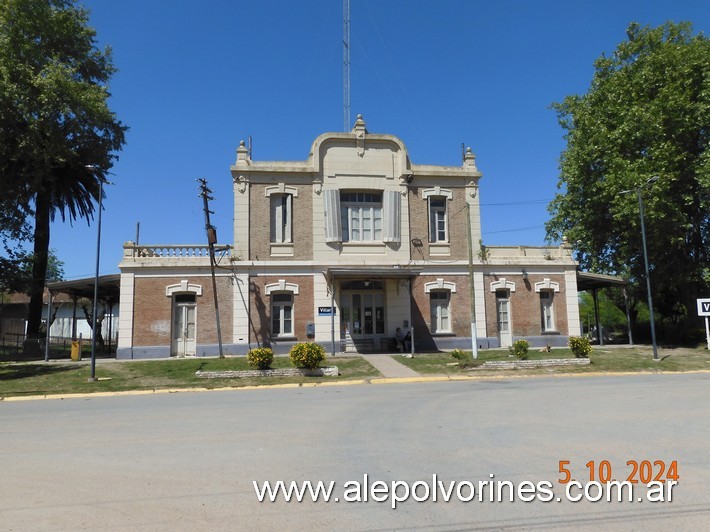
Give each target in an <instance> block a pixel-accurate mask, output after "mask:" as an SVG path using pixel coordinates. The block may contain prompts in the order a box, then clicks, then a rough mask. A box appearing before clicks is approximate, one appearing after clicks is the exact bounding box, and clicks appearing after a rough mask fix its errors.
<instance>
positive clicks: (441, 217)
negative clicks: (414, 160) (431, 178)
mask: <svg viewBox="0 0 710 532" xmlns="http://www.w3.org/2000/svg"><path fill="white" fill-rule="evenodd" d="M453 197H454V193H453V192H452V191H451V190H448V189H445V188H441V187H440V186H436V187H433V188H427V189H424V190H422V199H424V200H426V201H427V215H428V218H429V227H428V231H427V232H428V234H429V242H430V243H432V244H437V243H438V244H446V243H448V242H449V201H451V200H452V199H453ZM441 200H443V202H444V205H443V207H442V206H434V205H432V202H434V201H441ZM439 222H443V224H444V238H439V231H440V229H439Z"/></svg>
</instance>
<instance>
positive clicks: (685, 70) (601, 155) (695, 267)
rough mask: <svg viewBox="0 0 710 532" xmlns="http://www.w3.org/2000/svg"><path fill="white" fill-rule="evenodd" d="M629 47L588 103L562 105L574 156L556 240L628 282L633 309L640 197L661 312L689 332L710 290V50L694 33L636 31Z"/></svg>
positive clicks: (604, 64)
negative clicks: (686, 324)
mask: <svg viewBox="0 0 710 532" xmlns="http://www.w3.org/2000/svg"><path fill="white" fill-rule="evenodd" d="M627 36H628V40H627V41H625V42H622V43H621V44H619V45H618V47H617V48H616V51H615V52H614V53H613V55H611V57H607V56H605V55H602V56H601V57H600V58H599V59H597V60H596V62H595V63H594V66H595V68H596V71H595V74H594V77H593V79H592V84H591V87H590V89H589V91H588V92H587V93H586V94H584V95H581V96H579V95H574V96H568V97H567V98H565V99H564V101H562V102H561V103H556V104H553V109H554V110H555V111H556V112H557V115H558V119H559V122H560V124H561V126H562V127H563V128H564V130H565V131H566V134H565V138H566V140H567V148H566V149H565V151H564V152H563V153H562V156H561V159H560V180H559V184H558V188H560V189H561V192H559V193H558V194H557V195H556V197H555V199H554V200H553V201H552V203H551V204H550V205H549V207H548V209H549V211H550V213H551V215H552V216H551V219H550V221H549V222H548V223H547V234H548V238H549V239H551V240H557V239H559V238H560V237H561V236H562V235H566V236H567V237H568V239H569V240H570V241H571V242H573V243H576V244H575V247H576V249H577V250H578V254H577V259H578V260H579V262H580V264H581V266H582V267H584V268H586V269H589V270H591V271H595V272H599V273H611V274H618V275H623V276H626V277H629V278H630V279H631V280H632V281H633V286H632V287H630V289H631V292H630V296H631V301H632V306H633V307H635V306H636V303H638V302H639V301H641V300H644V299H645V297H646V289H645V282H644V279H645V273H644V266H643V254H642V245H641V229H640V217H639V204H638V198H637V195H636V190H637V189H639V188H640V187H641V191H642V194H643V201H644V209H645V221H646V231H647V238H648V255H649V261H650V264H651V281H652V285H653V299H654V305H655V306H656V309H657V310H658V311H659V312H660V313H661V314H662V315H663V316H664V317H665V319H666V320H670V321H671V322H676V323H677V324H680V323H682V322H683V321H684V320H685V319H686V317H687V316H688V314H689V312H690V313H691V316H692V309H693V308H694V299H695V298H696V297H698V294H699V293H702V292H705V293H707V290H708V288H710V283H708V280H709V279H708V274H707V268H708V264H710V165H709V162H710V154H709V152H708V134H709V129H708V126H709V125H710V75H709V74H708V73H710V42H709V41H708V39H707V38H706V37H705V36H703V35H702V34H698V35H694V34H693V33H692V28H691V25H690V24H689V23H682V24H674V23H671V22H668V23H666V24H664V25H663V26H661V27H658V28H653V29H651V28H648V27H643V28H642V27H640V26H639V25H638V24H635V23H632V24H631V25H630V26H629V28H628V30H627ZM654 176H658V178H659V179H658V180H657V181H656V182H654V183H648V184H647V185H646V183H647V181H648V180H649V179H650V178H651V177H654ZM625 191H631V192H628V193H627V192H625ZM633 316H634V313H633V312H632V318H633ZM669 329H672V328H669ZM677 330H680V328H678V329H677Z"/></svg>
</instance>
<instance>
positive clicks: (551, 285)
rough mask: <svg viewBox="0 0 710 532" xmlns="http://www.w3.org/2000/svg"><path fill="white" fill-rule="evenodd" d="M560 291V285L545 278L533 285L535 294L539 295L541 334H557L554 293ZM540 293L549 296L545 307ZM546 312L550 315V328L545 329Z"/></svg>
mask: <svg viewBox="0 0 710 532" xmlns="http://www.w3.org/2000/svg"><path fill="white" fill-rule="evenodd" d="M559 291H560V283H557V282H555V281H551V280H550V279H549V278H547V277H545V278H544V279H543V280H542V281H539V282H537V283H535V292H537V293H538V294H541V296H540V321H541V323H540V325H541V328H542V332H544V333H547V332H557V329H556V328H555V327H556V325H555V304H554V299H555V292H559ZM542 293H547V294H549V297H548V298H547V301H548V303H547V305H546V304H545V302H544V301H545V300H543V298H542ZM546 311H549V313H550V315H549V318H550V324H551V325H552V328H548V327H547V318H548V316H547V315H546V313H545V312H546Z"/></svg>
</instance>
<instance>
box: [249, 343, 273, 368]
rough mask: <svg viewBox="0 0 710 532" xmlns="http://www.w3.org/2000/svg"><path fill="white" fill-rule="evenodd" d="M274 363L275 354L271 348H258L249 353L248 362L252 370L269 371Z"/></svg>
mask: <svg viewBox="0 0 710 532" xmlns="http://www.w3.org/2000/svg"><path fill="white" fill-rule="evenodd" d="M273 361H274V352H273V350H272V349H271V348H270V347H256V348H254V349H250V350H249V352H248V353H247V362H249V365H250V366H251V367H252V368H257V369H269V368H270V367H271V363H272V362H273Z"/></svg>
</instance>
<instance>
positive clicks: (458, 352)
mask: <svg viewBox="0 0 710 532" xmlns="http://www.w3.org/2000/svg"><path fill="white" fill-rule="evenodd" d="M450 355H451V356H452V357H453V358H455V359H456V360H458V361H459V362H464V361H466V360H468V359H469V358H471V357H470V356H469V353H468V352H467V351H464V350H463V349H454V350H453V351H451V353H450Z"/></svg>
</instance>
